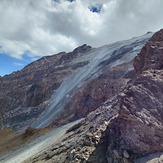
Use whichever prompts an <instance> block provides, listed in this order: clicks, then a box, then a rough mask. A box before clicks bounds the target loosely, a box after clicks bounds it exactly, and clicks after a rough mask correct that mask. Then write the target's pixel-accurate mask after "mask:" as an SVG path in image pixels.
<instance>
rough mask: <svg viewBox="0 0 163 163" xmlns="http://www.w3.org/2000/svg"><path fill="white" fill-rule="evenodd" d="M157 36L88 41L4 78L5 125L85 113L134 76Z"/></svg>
mask: <svg viewBox="0 0 163 163" xmlns="http://www.w3.org/2000/svg"><path fill="white" fill-rule="evenodd" d="M152 35H153V34H152V33H147V34H146V35H143V36H141V37H136V38H132V39H130V40H126V41H119V42H116V43H113V44H110V45H106V46H103V47H99V48H92V47H90V46H88V45H83V46H80V47H78V48H76V49H74V51H72V52H70V53H65V52H61V53H59V54H56V55H52V56H46V57H43V58H41V59H39V60H37V61H35V62H33V63H31V64H29V65H27V66H26V67H25V68H23V69H22V70H21V71H18V72H14V73H12V74H10V75H6V76H4V77H1V78H0V90H1V92H0V113H1V114H0V117H1V118H0V124H1V128H4V127H11V128H13V129H16V130H24V129H26V128H27V127H29V126H31V127H34V128H43V127H47V126H48V127H55V126H61V125H63V124H66V123H68V122H71V121H74V120H76V119H79V118H82V117H85V116H86V115H87V114H88V113H89V112H91V111H93V110H95V109H97V108H98V107H99V106H100V105H101V104H102V103H103V102H104V101H106V100H107V99H109V98H111V97H113V96H114V95H116V94H118V93H119V92H120V91H121V90H122V89H123V87H124V86H125V85H126V83H127V82H128V81H129V80H130V79H131V78H132V76H133V73H134V71H133V67H132V62H131V61H132V59H133V58H134V57H135V56H136V54H137V53H139V52H140V50H141V48H142V47H143V46H144V44H145V43H146V42H147V41H148V39H149V38H150V37H151V36H152Z"/></svg>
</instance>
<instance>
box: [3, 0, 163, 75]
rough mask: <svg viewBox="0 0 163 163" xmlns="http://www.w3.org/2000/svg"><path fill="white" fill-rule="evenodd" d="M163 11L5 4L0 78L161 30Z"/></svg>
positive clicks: (141, 3)
mask: <svg viewBox="0 0 163 163" xmlns="http://www.w3.org/2000/svg"><path fill="white" fill-rule="evenodd" d="M162 6H163V0H108V1H106V0H0V23H1V25H0V75H1V76H3V75H4V74H9V73H11V72H12V71H16V70H20V69H21V68H23V67H24V66H25V65H27V64H28V63H30V62H31V61H33V59H34V58H38V57H42V56H46V55H52V54H57V53H59V52H62V51H66V52H69V51H72V50H73V49H74V48H76V47H78V46H80V45H83V44H88V45H91V46H92V47H99V46H102V45H106V44H109V43H112V42H115V41H119V40H124V39H130V38H132V37H135V36H140V35H143V34H145V33H147V32H148V31H152V32H155V31H158V30H159V29H160V28H163V21H162V20H163V14H162ZM27 52H28V53H27ZM24 54H26V55H24Z"/></svg>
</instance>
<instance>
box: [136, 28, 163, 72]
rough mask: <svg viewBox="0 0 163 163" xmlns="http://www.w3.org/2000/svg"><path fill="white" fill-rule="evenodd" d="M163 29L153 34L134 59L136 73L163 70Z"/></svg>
mask: <svg viewBox="0 0 163 163" xmlns="http://www.w3.org/2000/svg"><path fill="white" fill-rule="evenodd" d="M162 33H163V29H161V30H160V31H159V32H157V33H156V34H154V35H153V36H152V38H151V39H150V40H149V41H148V43H147V44H146V45H145V46H144V47H143V48H142V50H141V52H140V53H139V54H138V56H137V57H136V58H135V59H134V61H133V65H134V68H135V70H136V72H137V73H141V72H142V71H144V70H147V69H158V70H159V69H163V34H162Z"/></svg>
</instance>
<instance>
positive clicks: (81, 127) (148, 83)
mask: <svg viewBox="0 0 163 163" xmlns="http://www.w3.org/2000/svg"><path fill="white" fill-rule="evenodd" d="M133 65H134V69H135V71H136V74H135V76H134V78H133V79H132V80H131V81H130V82H128V84H127V85H126V86H125V88H124V89H123V90H122V91H121V92H120V93H119V94H117V95H116V96H114V97H113V98H111V99H110V100H107V101H106V102H105V103H103V105H101V106H100V107H98V108H97V109H96V110H95V111H92V112H91V113H90V114H88V116H86V118H85V120H83V121H81V122H80V123H78V124H76V125H74V126H73V127H71V128H70V129H68V130H67V134H66V135H65V136H64V137H63V138H62V141H61V142H58V144H55V145H51V146H50V147H49V148H48V149H46V150H45V151H43V152H42V153H41V154H38V155H36V156H35V157H33V158H30V159H28V160H26V162H30V163H31V162H47V163H50V162H55V163H62V162H64V163H66V162H67V163H70V162H71V163H78V162H82V163H84V162H91V163H94V162H96V163H105V162H106V163H107V162H108V163H131V162H134V160H135V161H136V159H138V158H140V157H142V156H146V155H148V154H152V153H153V154H154V153H157V156H158V158H157V159H152V160H153V161H152V160H151V161H150V160H148V162H150V163H154V162H155V163H156V162H157V163H160V162H163V159H162V157H160V155H161V153H158V152H163V97H162V95H163V30H160V31H159V32H157V33H156V34H154V36H153V37H152V38H151V39H150V40H149V41H148V42H147V44H146V45H145V46H144V47H143V48H142V50H141V52H140V53H139V54H138V55H137V56H136V57H135V59H134V61H133ZM159 157H160V158H159ZM142 160H143V159H142ZM142 160H141V159H140V160H137V161H136V162H137V163H138V162H142ZM144 160H145V159H144ZM146 160H147V159H146ZM145 162H146V161H144V163H145Z"/></svg>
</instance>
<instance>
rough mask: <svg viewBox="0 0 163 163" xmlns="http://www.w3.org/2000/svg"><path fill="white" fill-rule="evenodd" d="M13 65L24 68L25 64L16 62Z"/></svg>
mask: <svg viewBox="0 0 163 163" xmlns="http://www.w3.org/2000/svg"><path fill="white" fill-rule="evenodd" d="M13 65H15V66H23V65H24V64H22V63H18V62H14V63H13Z"/></svg>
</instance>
